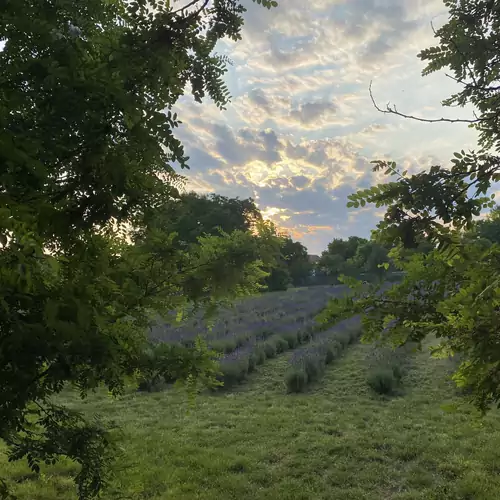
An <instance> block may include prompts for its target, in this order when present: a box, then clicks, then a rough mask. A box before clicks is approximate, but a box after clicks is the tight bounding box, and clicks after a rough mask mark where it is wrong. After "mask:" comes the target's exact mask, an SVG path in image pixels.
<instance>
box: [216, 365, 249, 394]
mask: <svg viewBox="0 0 500 500" xmlns="http://www.w3.org/2000/svg"><path fill="white" fill-rule="evenodd" d="M220 369H221V372H222V377H221V380H222V382H223V383H224V387H225V388H230V387H233V386H235V385H237V384H239V383H240V382H243V380H245V378H246V376H247V374H248V359H246V360H241V361H237V362H234V363H233V362H231V363H224V364H222V365H221V367H220Z"/></svg>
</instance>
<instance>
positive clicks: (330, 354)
mask: <svg viewBox="0 0 500 500" xmlns="http://www.w3.org/2000/svg"><path fill="white" fill-rule="evenodd" d="M337 355H338V351H337V349H336V348H335V347H334V346H333V345H332V344H328V345H327V347H326V353H325V364H327V365H329V364H330V363H332V362H333V361H334V360H335V359H336V358H337Z"/></svg>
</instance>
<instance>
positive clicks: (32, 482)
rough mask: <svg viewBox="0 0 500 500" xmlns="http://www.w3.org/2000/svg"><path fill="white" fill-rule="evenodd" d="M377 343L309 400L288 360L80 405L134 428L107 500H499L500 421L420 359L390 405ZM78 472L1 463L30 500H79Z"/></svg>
mask: <svg viewBox="0 0 500 500" xmlns="http://www.w3.org/2000/svg"><path fill="white" fill-rule="evenodd" d="M369 349H370V347H369V346H365V345H362V344H357V345H354V346H351V348H350V349H349V350H348V351H346V354H345V356H344V357H342V358H341V359H340V360H338V361H337V362H336V363H335V364H334V365H332V366H330V367H328V369H327V372H326V374H325V376H324V377H323V378H322V379H321V381H320V382H318V383H317V384H316V385H312V386H311V388H310V390H309V391H308V392H306V393H304V394H298V395H287V394H285V390H284V386H283V373H284V371H285V370H286V368H287V357H288V356H289V355H290V353H287V354H284V355H282V356H280V357H278V358H276V359H274V360H270V361H269V362H268V363H266V364H265V365H263V366H261V367H259V369H258V371H257V372H256V373H254V374H252V375H251V376H250V379H249V381H248V382H247V383H246V384H244V385H242V386H241V387H239V388H238V389H237V390H236V391H232V392H231V393H219V394H216V395H208V394H207V395H201V396H199V398H198V399H197V401H196V403H195V407H194V408H192V409H191V410H189V406H188V404H187V401H186V398H185V396H184V395H183V394H180V393H173V392H163V393H154V394H142V393H135V392H134V393H129V394H127V395H126V396H124V397H123V398H121V399H119V400H112V399H109V398H108V397H107V396H106V395H105V394H100V395H95V396H92V397H91V398H90V399H88V400H87V401H86V402H83V403H82V402H80V401H78V400H77V399H74V398H72V397H71V395H69V394H68V395H66V401H68V402H69V403H70V404H71V405H72V406H76V407H79V408H83V409H84V410H85V411H86V412H89V413H95V412H99V413H100V414H102V415H104V416H106V417H108V418H110V419H113V420H114V421H116V423H117V424H118V425H120V426H121V427H122V429H123V433H124V435H123V437H122V441H121V445H122V447H123V457H122V458H121V460H120V461H119V463H118V464H117V471H116V478H115V479H114V481H113V484H112V486H111V488H110V489H109V490H108V491H107V492H106V494H105V495H104V498H106V499H116V500H118V499H120V500H124V499H152V500H153V499H176V500H183V499H200V500H201V499H203V500H221V499H228V500H229V499H238V500H244V499H249V500H250V499H280V500H281V499H283V500H284V499H294V500H295V499H315V500H316V499H317V500H320V499H325V500H326V499H339V500H348V499H353V500H354V499H355V500H362V499H394V500H395V499H399V500H402V499H425V500H433V499H435V500H444V499H454V500H459V499H461V500H466V499H474V500H479V499H492V500H493V499H495V500H496V499H498V498H500V475H499V474H498V473H499V471H500V421H499V419H498V413H497V412H492V413H491V414H489V415H488V416H487V417H486V418H484V419H480V418H478V415H477V414H476V413H475V411H474V410H473V409H472V408H470V407H467V406H465V407H461V408H460V409H459V410H458V411H456V412H452V413H450V412H446V411H443V409H442V408H441V405H443V404H445V403H447V404H449V403H451V402H453V401H454V400H456V401H459V400H458V399H457V397H456V396H455V395H454V394H455V393H456V391H455V390H454V388H453V387H452V386H451V385H450V382H448V381H447V380H446V374H447V371H448V369H449V366H447V361H444V360H441V361H436V360H431V359H430V358H429V355H428V353H427V352H422V353H417V355H416V357H415V359H414V362H413V363H412V368H411V370H410V371H409V372H408V374H407V375H406V377H405V379H404V380H403V386H404V388H405V392H404V394H403V395H400V396H398V397H393V398H383V397H380V396H377V395H375V394H374V393H372V392H371V391H370V389H369V388H368V386H367V383H366V366H365V359H366V355H367V353H368V350H369ZM75 470H76V469H75V468H74V467H73V466H71V465H70V464H64V463H61V464H58V465H57V466H55V467H53V468H50V469H46V470H45V474H43V475H42V476H41V477H40V478H35V477H34V476H33V475H32V474H30V472H29V470H28V469H27V468H26V467H25V466H24V465H22V464H20V463H15V464H7V462H6V458H5V456H4V455H2V456H1V457H0V471H1V475H2V476H4V477H5V476H7V477H8V478H9V482H10V484H11V485H12V486H14V489H15V493H17V495H18V496H19V499H30V500H36V499H40V500H41V499H44V500H49V499H50V500H55V499H75V498H76V495H75V493H74V489H73V484H72V481H71V475H72V474H74V473H75Z"/></svg>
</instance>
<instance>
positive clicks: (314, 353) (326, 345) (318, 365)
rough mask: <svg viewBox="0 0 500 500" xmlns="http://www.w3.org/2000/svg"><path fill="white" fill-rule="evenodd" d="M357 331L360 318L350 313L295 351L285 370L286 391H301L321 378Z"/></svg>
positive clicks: (359, 327) (357, 337)
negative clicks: (344, 318)
mask: <svg viewBox="0 0 500 500" xmlns="http://www.w3.org/2000/svg"><path fill="white" fill-rule="evenodd" d="M360 334H361V320H360V317H359V316H353V317H352V318H349V319H346V320H343V321H341V322H339V323H337V324H336V325H334V326H333V327H330V328H329V329H327V330H325V331H323V332H321V333H320V334H317V335H315V337H314V340H313V341H312V342H311V343H310V344H308V345H307V346H305V347H303V348H301V349H297V350H296V351H294V353H293V355H292V356H291V358H290V360H289V368H288V370H287V372H286V373H285V385H286V387H287V390H288V392H302V391H304V390H305V388H306V387H307V385H308V384H310V383H312V382H314V381H316V380H318V379H319V378H321V376H322V375H323V373H324V371H325V368H326V366H327V365H329V364H330V363H332V362H333V361H334V360H335V359H337V358H339V357H340V356H341V355H342V353H343V352H344V351H345V350H346V349H347V347H348V346H349V345H350V344H352V343H354V342H356V341H357V340H358V339H359V336H360Z"/></svg>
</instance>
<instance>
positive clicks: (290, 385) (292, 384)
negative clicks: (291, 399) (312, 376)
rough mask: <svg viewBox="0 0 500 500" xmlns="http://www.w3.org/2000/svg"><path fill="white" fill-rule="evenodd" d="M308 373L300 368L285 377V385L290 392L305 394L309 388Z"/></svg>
mask: <svg viewBox="0 0 500 500" xmlns="http://www.w3.org/2000/svg"><path fill="white" fill-rule="evenodd" d="M307 382H308V377H307V373H306V372H305V371H304V370H302V369H298V368H294V369H293V370H290V371H289V372H287V374H286V375H285V384H286V388H287V391H288V392H303V391H304V390H305V388H306V386H307Z"/></svg>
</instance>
